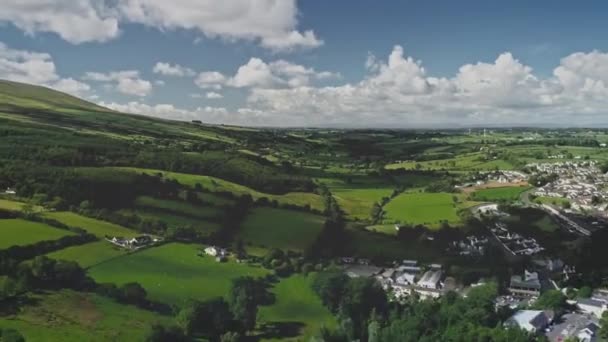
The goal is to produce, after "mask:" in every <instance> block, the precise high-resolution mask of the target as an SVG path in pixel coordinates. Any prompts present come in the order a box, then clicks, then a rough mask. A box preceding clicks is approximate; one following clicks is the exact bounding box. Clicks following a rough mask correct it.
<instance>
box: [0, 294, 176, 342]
mask: <svg viewBox="0 0 608 342" xmlns="http://www.w3.org/2000/svg"><path fill="white" fill-rule="evenodd" d="M29 302H30V303H31V304H28V305H26V306H24V307H22V308H21V310H20V311H19V312H18V313H16V314H14V315H10V316H5V317H0V326H2V327H3V328H13V329H17V330H18V331H19V332H20V333H21V334H23V335H24V337H25V338H26V340H27V341H65V342H79V341H99V342H102V341H140V340H143V337H144V334H145V333H146V331H145V327H147V326H148V325H149V324H151V323H155V322H168V321H169V320H170V317H167V316H161V315H158V314H155V313H152V312H149V311H146V310H142V309H137V308H135V307H133V306H127V305H120V304H117V303H115V302H114V301H112V300H111V299H108V298H104V297H100V296H97V295H94V294H89V293H79V292H74V291H68V290H64V291H59V292H56V293H50V294H35V295H31V296H30V301H29Z"/></svg>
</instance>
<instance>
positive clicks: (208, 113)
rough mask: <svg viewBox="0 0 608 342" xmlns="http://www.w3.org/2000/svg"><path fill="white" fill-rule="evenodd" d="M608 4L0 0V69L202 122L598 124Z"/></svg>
mask: <svg viewBox="0 0 608 342" xmlns="http://www.w3.org/2000/svg"><path fill="white" fill-rule="evenodd" d="M607 10H608V3H605V2H602V1H586V2H584V3H575V2H555V1H510V2H507V3H502V2H501V3H499V2H495V1H405V0H400V1H398V0H383V1H357V0H332V1H314V0H301V1H295V0H233V1H225V2H217V1H213V0H173V1H171V2H167V1H164V0H113V1H105V2H104V1H95V0H30V1H28V4H23V1H20V0H5V1H3V5H2V7H1V8H0V44H1V45H0V78H6V79H12V80H16V81H22V82H29V83H36V84H41V85H45V86H49V87H53V88H56V89H59V90H63V91H67V92H70V93H72V94H74V95H77V96H80V97H82V98H85V99H88V100H91V101H94V102H97V103H101V104H103V105H106V106H108V107H110V108H113V109H117V110H121V111H128V112H135V113H140V114H145V115H153V116H160V117H165V118H172V119H179V120H191V119H199V120H203V121H207V122H212V123H231V124H243V125H272V126H293V125H298V126H309V125H314V126H344V127H396V126H399V127H441V126H445V127H453V126H454V125H462V126H467V125H480V124H481V125H483V124H487V125H505V126H508V125H528V124H530V125H573V122H574V123H575V124H577V125H606V124H607V123H608V117H607V116H606V113H605V109H604V108H608V106H606V105H607V104H608V103H606V102H607V101H608V100H605V99H607V98H608V96H606V95H608V54H606V52H608V46H607V45H608V40H607V39H605V37H606V33H607V32H606V31H607V30H606V28H607V24H606V20H605V18H606V13H607ZM159 63H160V65H159ZM155 66H156V68H155ZM574 118H575V119H574ZM573 119H574V120H573Z"/></svg>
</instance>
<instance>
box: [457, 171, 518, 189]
mask: <svg viewBox="0 0 608 342" xmlns="http://www.w3.org/2000/svg"><path fill="white" fill-rule="evenodd" d="M527 179H528V175H527V174H525V173H523V172H520V171H512V170H497V171H491V172H487V173H483V174H480V175H477V176H476V177H475V181H474V182H469V183H465V184H463V185H460V186H456V188H469V187H474V186H482V185H485V184H488V183H494V184H504V185H508V184H520V183H523V182H525V181H526V180H527Z"/></svg>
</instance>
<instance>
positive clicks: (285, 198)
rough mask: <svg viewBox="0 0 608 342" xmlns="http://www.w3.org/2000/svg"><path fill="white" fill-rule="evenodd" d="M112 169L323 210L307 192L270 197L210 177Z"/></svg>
mask: <svg viewBox="0 0 608 342" xmlns="http://www.w3.org/2000/svg"><path fill="white" fill-rule="evenodd" d="M114 169H120V170H128V171H132V172H139V173H146V174H150V175H155V174H158V173H162V174H163V175H164V177H166V178H171V179H176V180H177V181H178V182H179V183H181V184H183V185H187V186H190V187H194V186H195V185H196V184H200V185H201V186H202V187H203V188H205V189H207V190H209V191H212V192H222V191H226V192H231V193H233V194H236V195H245V194H249V195H251V197H253V198H254V199H258V198H262V197H266V198H268V199H269V200H270V201H275V200H276V201H277V202H279V203H282V204H290V205H296V206H306V205H310V207H311V208H313V209H317V210H321V211H322V210H323V209H324V207H323V200H322V198H321V197H320V196H319V195H317V194H313V193H308V192H290V193H287V194H284V195H272V194H267V193H263V192H259V191H256V190H253V189H251V188H248V187H246V186H243V185H240V184H236V183H232V182H229V181H225V180H223V179H220V178H216V177H211V176H201V175H191V174H187V173H177V172H168V171H162V170H153V169H142V168H134V167H121V168H114Z"/></svg>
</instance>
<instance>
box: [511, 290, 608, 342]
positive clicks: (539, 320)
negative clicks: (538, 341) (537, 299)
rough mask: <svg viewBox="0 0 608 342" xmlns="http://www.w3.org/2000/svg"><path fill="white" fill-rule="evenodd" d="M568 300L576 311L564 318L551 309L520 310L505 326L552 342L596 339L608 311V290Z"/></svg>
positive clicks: (588, 341)
mask: <svg viewBox="0 0 608 342" xmlns="http://www.w3.org/2000/svg"><path fill="white" fill-rule="evenodd" d="M568 303H569V304H571V305H573V307H574V308H575V310H573V311H571V312H567V313H565V314H563V315H562V316H561V317H556V316H555V314H554V312H553V311H550V310H518V311H516V312H515V314H513V316H511V317H510V318H509V319H508V320H507V321H505V326H510V327H518V328H520V329H523V330H526V331H528V332H530V333H534V334H544V335H545V336H546V337H547V339H548V340H549V341H552V342H563V341H566V340H572V341H582V342H592V341H597V340H598V331H599V329H600V327H601V326H600V319H601V317H602V315H603V314H604V313H605V312H606V311H608V293H606V291H603V290H596V291H595V292H594V293H593V295H592V296H591V298H578V299H576V300H569V301H568Z"/></svg>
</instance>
